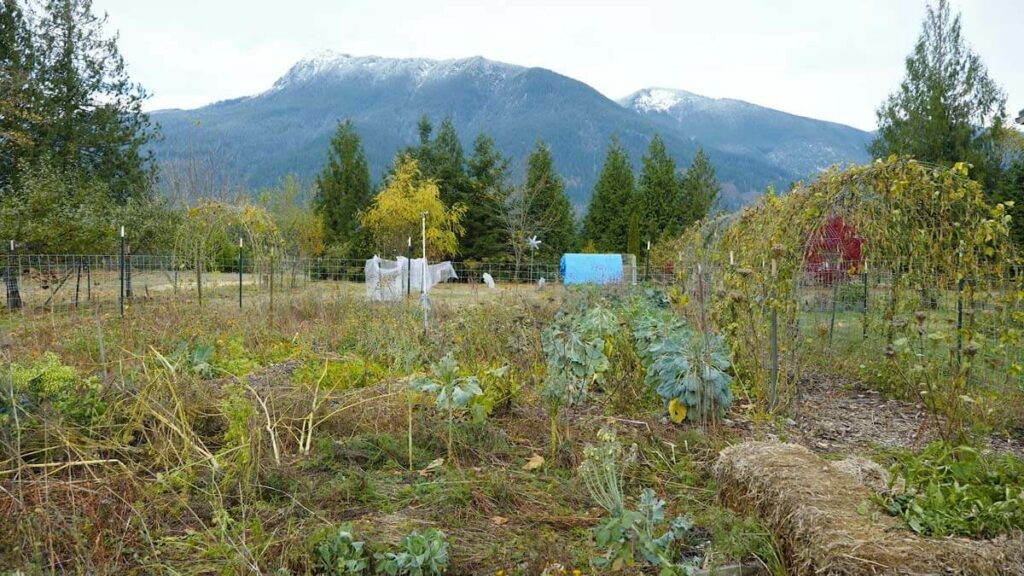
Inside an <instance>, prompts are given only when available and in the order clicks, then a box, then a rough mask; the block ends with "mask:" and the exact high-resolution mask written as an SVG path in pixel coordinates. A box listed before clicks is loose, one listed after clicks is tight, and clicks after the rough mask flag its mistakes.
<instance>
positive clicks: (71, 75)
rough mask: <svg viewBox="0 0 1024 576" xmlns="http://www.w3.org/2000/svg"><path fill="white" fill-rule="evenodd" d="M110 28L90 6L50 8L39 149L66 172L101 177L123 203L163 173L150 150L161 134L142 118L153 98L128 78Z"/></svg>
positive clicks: (43, 29)
mask: <svg viewBox="0 0 1024 576" xmlns="http://www.w3.org/2000/svg"><path fill="white" fill-rule="evenodd" d="M106 24H107V18H106V16H103V17H97V16H96V15H95V14H93V12H92V2H91V0H48V1H47V2H46V3H45V5H44V8H43V13H42V15H41V18H40V19H39V23H38V26H37V31H36V37H37V41H38V52H37V55H38V62H37V71H36V75H37V79H38V82H39V88H40V92H41V93H42V94H44V95H45V97H44V98H42V99H41V101H40V106H39V108H38V114H39V117H40V118H42V119H45V120H44V121H43V123H42V126H41V130H40V134H39V136H40V148H42V149H45V150H46V151H47V153H49V154H52V157H53V160H54V161H55V162H56V163H57V166H58V168H59V169H61V170H64V171H75V170H77V171H81V172H82V173H83V174H84V175H85V176H87V177H99V178H101V179H102V180H103V181H105V182H106V183H107V185H108V186H109V190H110V193H111V195H112V196H113V198H114V199H115V200H116V201H118V202H123V201H126V200H127V199H128V198H131V197H143V196H148V195H149V193H150V192H151V190H152V184H153V178H154V177H155V174H156V169H155V165H154V163H153V161H152V154H151V153H150V152H147V151H145V147H146V144H147V143H148V142H149V141H150V139H151V138H152V137H153V136H154V132H153V130H152V128H151V126H150V122H149V117H148V116H147V115H146V114H145V113H144V112H142V103H143V101H145V99H146V97H147V94H146V92H145V90H143V89H142V87H141V86H139V85H138V84H136V83H134V82H132V81H131V79H130V78H129V77H128V74H127V72H126V70H125V66H124V60H123V58H122V57H121V54H120V53H119V52H118V49H117V35H114V36H109V37H108V36H106V35H105V33H104V28H105V26H106Z"/></svg>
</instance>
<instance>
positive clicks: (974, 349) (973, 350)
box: [964, 340, 981, 358]
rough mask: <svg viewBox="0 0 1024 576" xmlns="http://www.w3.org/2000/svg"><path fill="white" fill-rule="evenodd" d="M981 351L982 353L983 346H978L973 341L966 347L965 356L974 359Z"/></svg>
mask: <svg viewBox="0 0 1024 576" xmlns="http://www.w3.org/2000/svg"><path fill="white" fill-rule="evenodd" d="M980 351H981V345H980V344H978V343H977V342H975V341H973V340H971V341H970V342H968V343H967V345H966V346H964V354H965V355H966V356H967V357H968V358H973V357H974V355H975V354H977V353H978V352H980Z"/></svg>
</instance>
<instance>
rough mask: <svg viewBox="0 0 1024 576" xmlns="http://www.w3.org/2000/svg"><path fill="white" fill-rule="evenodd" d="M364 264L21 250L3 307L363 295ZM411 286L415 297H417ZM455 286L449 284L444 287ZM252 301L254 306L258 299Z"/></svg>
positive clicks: (547, 271)
mask: <svg viewBox="0 0 1024 576" xmlns="http://www.w3.org/2000/svg"><path fill="white" fill-rule="evenodd" d="M452 266H453V268H454V270H455V272H456V274H457V278H453V279H451V280H449V281H447V282H446V283H445V284H444V285H441V286H439V289H440V290H442V291H444V290H447V289H454V290H457V289H458V288H457V287H459V286H462V287H464V288H465V287H468V288H469V289H470V291H471V292H472V293H474V294H485V293H486V290H481V289H483V288H484V287H485V281H484V275H485V274H487V275H489V276H490V279H492V280H493V282H494V283H495V284H496V286H497V288H498V289H499V290H526V289H530V288H536V287H537V286H538V285H549V286H550V285H557V284H560V283H561V281H562V277H561V271H560V270H559V265H558V264H556V263H552V262H550V261H529V260H527V261H523V262H520V263H519V264H516V263H513V262H472V261H465V262H453V263H452ZM365 269H366V261H365V260H357V259H340V258H323V257H320V258H305V257H276V258H259V259H257V258H251V257H247V255H245V254H243V255H241V257H239V256H237V255H236V256H232V257H225V258H220V259H213V260H211V259H205V260H204V261H203V263H202V265H199V266H197V265H196V264H195V262H191V261H189V260H187V259H183V258H180V257H178V258H176V257H175V256H172V255H150V254H130V253H126V254H125V255H124V257H123V259H122V257H121V256H120V255H119V254H19V253H13V252H12V253H9V254H8V255H7V257H6V261H5V262H4V264H3V267H2V274H3V280H4V286H5V293H6V295H5V298H6V299H5V308H6V309H7V310H8V311H19V312H21V313H32V312H39V311H46V312H57V311H68V310H83V309H95V310H111V309H119V308H120V307H121V306H122V305H136V304H140V303H145V302H151V301H167V300H169V299H176V300H179V301H184V302H189V301H197V302H198V301H201V300H203V299H204V298H205V299H209V298H219V299H237V300H239V301H240V302H241V303H242V304H243V305H244V304H245V302H246V300H247V299H250V300H252V301H253V302H260V301H259V300H254V299H253V296H268V295H270V294H271V293H273V294H274V295H275V296H277V297H286V296H289V295H295V294H299V293H302V292H303V291H307V290H316V289H322V290H330V291H335V292H339V293H349V294H352V295H358V294H359V293H360V290H361V289H362V286H363V285H364V283H365V282H366V272H365ZM623 278H624V279H625V281H626V282H627V283H636V282H645V281H647V282H672V281H674V279H675V275H674V274H673V272H672V270H662V269H659V270H651V269H650V268H649V267H644V266H642V265H639V266H638V265H637V264H636V259H635V258H632V257H629V258H624V274H623ZM409 284H410V289H409V292H410V295H409V296H410V297H412V294H411V292H413V291H414V290H412V289H411V284H412V283H411V282H410V283H409ZM446 286H450V287H452V288H446ZM254 305H255V304H254Z"/></svg>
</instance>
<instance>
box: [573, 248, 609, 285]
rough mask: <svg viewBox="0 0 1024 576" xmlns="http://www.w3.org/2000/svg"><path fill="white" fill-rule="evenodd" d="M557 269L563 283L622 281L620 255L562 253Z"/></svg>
mask: <svg viewBox="0 0 1024 576" xmlns="http://www.w3.org/2000/svg"><path fill="white" fill-rule="evenodd" d="M559 271H560V272H561V273H562V283H563V284H565V285H569V284H586V283H588V282H589V283H592V284H612V283H616V282H622V255H621V254H562V262H561V264H560V265H559Z"/></svg>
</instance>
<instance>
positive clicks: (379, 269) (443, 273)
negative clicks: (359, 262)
mask: <svg viewBox="0 0 1024 576" xmlns="http://www.w3.org/2000/svg"><path fill="white" fill-rule="evenodd" d="M423 262H424V261H423V258H415V259H413V260H412V262H411V265H410V261H409V259H407V258H405V257H404V256H399V257H398V260H384V259H383V258H380V257H378V256H374V257H373V258H370V259H369V260H367V261H366V267H365V272H366V297H367V298H368V299H369V300H370V301H372V302H390V301H394V300H401V299H403V298H404V297H405V293H406V289H407V287H408V289H409V290H410V291H411V292H414V293H415V292H419V291H420V286H421V285H422V283H423ZM410 270H411V272H412V274H411V275H410ZM426 276H427V277H426V281H427V289H426V291H427V292H429V291H430V289H431V288H432V287H433V286H434V285H435V284H440V283H441V282H444V281H446V280H450V279H452V278H458V275H457V274H456V273H455V268H453V267H452V263H451V262H440V263H438V264H428V265H427V275H426Z"/></svg>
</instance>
